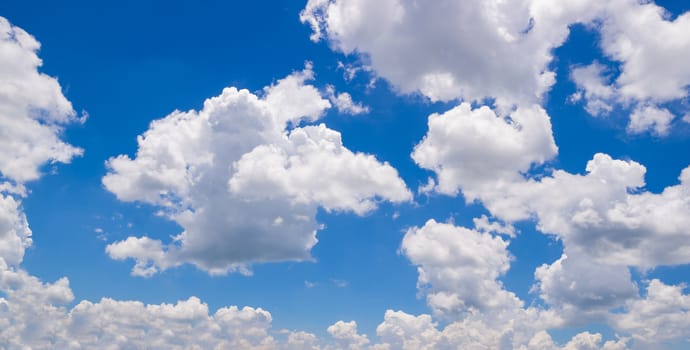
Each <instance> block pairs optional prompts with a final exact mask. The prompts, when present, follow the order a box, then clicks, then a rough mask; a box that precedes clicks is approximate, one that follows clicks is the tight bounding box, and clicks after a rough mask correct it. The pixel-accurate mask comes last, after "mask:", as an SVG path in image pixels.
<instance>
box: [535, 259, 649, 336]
mask: <svg viewBox="0 0 690 350" xmlns="http://www.w3.org/2000/svg"><path fill="white" fill-rule="evenodd" d="M568 249H569V250H572V252H569V253H568V254H567V255H565V254H564V255H563V256H562V257H561V258H560V259H558V260H556V261H555V262H554V263H552V264H550V265H547V264H544V265H542V266H541V267H539V268H537V270H536V271H535V273H534V275H535V280H536V285H535V290H536V291H537V292H539V295H540V297H541V298H542V299H543V300H544V301H546V303H547V304H548V305H549V306H550V307H551V308H553V309H554V310H557V312H558V314H559V315H560V317H561V318H563V319H564V320H565V321H566V322H567V323H569V324H585V323H586V322H587V321H591V320H596V321H605V320H606V318H607V315H608V312H609V311H610V310H612V309H615V308H618V307H621V306H623V305H624V303H625V302H626V301H627V300H632V299H634V298H637V296H638V291H637V286H636V285H635V283H633V282H632V281H631V275H630V271H629V270H628V267H627V266H623V265H602V264H598V263H595V262H593V261H591V259H590V258H589V257H588V256H586V255H585V254H583V253H581V252H576V251H575V249H570V248H568Z"/></svg>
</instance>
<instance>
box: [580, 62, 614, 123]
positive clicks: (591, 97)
mask: <svg viewBox="0 0 690 350" xmlns="http://www.w3.org/2000/svg"><path fill="white" fill-rule="evenodd" d="M605 74H606V67H605V66H604V65H602V64H600V63H598V62H594V63H592V64H590V65H588V66H580V67H574V68H572V70H571V72H570V78H571V79H572V80H573V82H574V83H575V85H576V86H577V87H578V91H577V92H576V93H575V94H574V95H573V96H572V97H571V100H572V101H573V102H578V101H580V100H581V99H584V100H585V101H586V105H585V110H587V112H588V113H589V114H591V115H593V116H603V115H606V114H608V113H610V112H611V111H612V110H613V106H612V104H613V103H614V102H615V101H612V100H613V99H614V97H615V91H614V88H613V87H612V86H611V85H609V83H608V82H607V79H606V77H605Z"/></svg>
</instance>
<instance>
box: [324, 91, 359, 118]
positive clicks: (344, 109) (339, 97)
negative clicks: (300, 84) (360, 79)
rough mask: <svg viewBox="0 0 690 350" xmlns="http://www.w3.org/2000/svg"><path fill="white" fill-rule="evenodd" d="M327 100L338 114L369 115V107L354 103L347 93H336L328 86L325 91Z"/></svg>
mask: <svg viewBox="0 0 690 350" xmlns="http://www.w3.org/2000/svg"><path fill="white" fill-rule="evenodd" d="M326 92H327V93H328V100H329V101H331V103H332V104H333V105H334V106H335V107H336V108H337V109H338V112H340V113H344V114H350V115H357V114H365V113H369V107H367V106H365V105H363V104H362V103H359V102H354V101H353V100H352V96H351V95H350V94H349V93H347V92H341V93H336V92H335V88H334V87H333V86H332V85H329V86H328V88H327V89H326Z"/></svg>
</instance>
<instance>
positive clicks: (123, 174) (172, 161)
mask: <svg viewBox="0 0 690 350" xmlns="http://www.w3.org/2000/svg"><path fill="white" fill-rule="evenodd" d="M312 78H313V73H312V71H311V69H310V65H309V64H308V65H307V68H306V69H305V70H304V71H301V72H296V73H293V74H292V75H290V76H288V77H286V78H284V79H281V80H279V81H278V82H277V83H276V84H275V85H272V86H269V87H266V88H265V89H264V92H265V95H264V96H263V97H259V96H256V95H254V94H252V93H250V92H249V91H247V90H237V89H236V88H226V89H225V90H223V93H222V94H221V95H220V96H217V97H213V98H210V99H208V100H207V101H206V102H205V103H204V108H203V109H202V110H200V111H189V112H179V111H175V112H173V113H172V114H170V115H168V116H167V117H165V118H163V119H160V120H156V121H153V122H152V123H151V126H150V128H149V130H148V131H146V132H145V133H144V135H142V136H140V137H139V138H138V143H139V148H138V150H137V154H136V156H135V157H134V158H133V159H132V158H130V157H129V156H126V155H120V156H118V157H114V158H111V159H110V160H109V161H108V162H107V166H108V168H109V172H108V174H107V175H106V176H105V177H104V178H103V184H104V185H105V187H106V188H107V189H108V190H110V191H111V192H113V193H114V194H115V195H116V196H117V197H118V198H119V199H120V200H124V201H142V202H146V203H150V204H153V205H156V206H159V207H161V208H163V209H164V210H165V214H166V215H167V217H168V218H170V219H171V220H174V221H175V222H177V223H178V224H179V225H180V226H181V227H182V228H183V229H184V231H183V232H182V233H180V234H179V235H177V236H176V237H174V239H173V241H172V242H170V243H163V242H162V241H160V240H157V239H153V238H148V237H141V238H135V237H130V238H128V239H126V240H124V241H120V242H115V243H113V244H111V245H110V246H108V248H107V251H108V253H109V254H110V256H111V257H113V258H116V259H126V258H133V259H135V260H136V265H135V267H134V269H133V274H135V275H140V276H149V275H151V274H153V273H156V272H158V271H160V270H165V269H167V268H170V267H174V266H177V265H179V264H183V263H191V264H194V265H195V266H197V267H198V268H200V269H202V270H206V271H208V272H209V273H211V274H223V273H227V272H229V271H239V272H242V273H249V270H248V265H249V264H250V263H253V262H266V261H284V260H297V261H303V260H310V259H311V257H310V254H309V251H310V249H311V247H312V246H314V244H316V242H317V240H316V230H317V229H318V228H319V224H318V223H317V222H316V219H315V215H316V210H317V208H318V207H319V206H321V207H323V208H325V209H326V210H337V211H352V212H354V213H357V214H360V215H361V214H365V213H367V212H370V211H372V210H374V209H375V208H376V207H377V202H378V201H379V200H389V201H392V202H403V201H408V200H410V199H411V197H412V195H411V193H410V192H409V191H408V190H407V188H406V186H405V183H404V182H403V181H402V180H401V179H400V178H399V177H398V173H397V171H396V170H395V169H394V168H393V167H391V166H390V165H388V164H387V163H381V162H379V161H378V160H376V159H375V158H374V157H373V156H371V155H366V154H363V153H353V152H352V151H350V150H348V149H347V148H345V147H344V146H343V144H342V141H341V138H340V133H338V132H337V131H334V130H331V129H328V128H327V127H326V126H324V125H310V126H304V127H296V125H298V124H299V122H300V121H301V120H306V121H315V120H317V119H318V118H319V117H320V116H321V115H322V114H323V112H324V110H325V109H326V108H328V107H329V106H330V103H329V102H328V101H327V100H325V99H323V98H322V96H321V95H320V94H319V92H318V91H317V90H316V89H315V88H314V87H313V86H311V85H306V84H305V81H306V80H308V79H312ZM291 126H292V128H291Z"/></svg>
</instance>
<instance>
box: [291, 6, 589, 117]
mask: <svg viewBox="0 0 690 350" xmlns="http://www.w3.org/2000/svg"><path fill="white" fill-rule="evenodd" d="M582 3H583V2H578V3H572V4H570V3H568V4H553V3H552V2H549V1H538V0H536V1H497V0H496V1H463V2H453V1H440V2H433V3H425V4H420V3H418V2H416V1H413V0H385V1H376V2H372V1H364V0H337V1H328V0H310V1H309V2H308V3H307V5H306V7H305V8H304V10H303V11H302V13H301V15H300V19H301V20H302V22H303V23H306V24H309V25H310V26H311V28H312V30H313V35H312V36H311V38H312V40H314V41H318V40H322V39H324V40H327V41H328V43H329V44H330V46H331V47H332V48H333V49H334V50H337V51H340V52H343V53H345V54H353V53H354V54H358V55H361V56H363V57H365V61H366V62H369V65H370V66H371V68H373V70H374V71H376V74H377V75H379V76H381V77H383V78H385V79H387V80H388V81H390V82H391V83H392V84H393V85H394V86H395V87H396V88H398V89H399V91H400V92H403V93H413V92H417V91H419V92H421V93H422V94H424V95H425V96H427V97H429V98H430V99H431V100H453V99H457V98H461V99H463V100H466V101H481V100H483V99H485V98H495V99H497V101H498V102H499V104H500V105H502V106H504V107H508V106H510V105H511V104H514V103H527V104H532V103H534V102H536V101H538V100H539V99H540V98H541V96H542V95H543V93H544V92H546V91H547V90H548V89H549V88H550V87H551V85H552V84H553V83H554V81H555V73H554V72H552V71H550V70H549V68H548V66H549V63H550V62H551V61H552V59H553V57H552V53H551V51H552V50H553V49H554V48H556V47H558V46H560V45H561V44H562V43H563V42H564V41H565V39H566V38H567V36H568V33H569V31H568V26H569V25H570V24H571V23H575V22H578V21H586V20H589V18H590V17H591V13H592V12H594V11H595V10H594V9H595V8H597V7H599V6H598V5H596V4H592V3H591V2H589V3H587V4H582Z"/></svg>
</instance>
